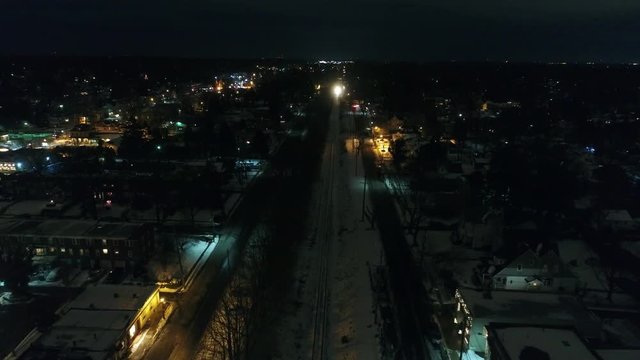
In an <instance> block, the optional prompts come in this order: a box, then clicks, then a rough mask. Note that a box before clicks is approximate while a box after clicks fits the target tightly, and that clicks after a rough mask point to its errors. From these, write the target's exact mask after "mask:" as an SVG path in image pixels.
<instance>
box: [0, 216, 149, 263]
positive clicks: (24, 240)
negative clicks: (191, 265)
mask: <svg viewBox="0 0 640 360" xmlns="http://www.w3.org/2000/svg"><path fill="white" fill-rule="evenodd" d="M16 244H21V245H23V246H25V247H28V248H31V249H33V253H34V255H35V256H56V257H58V259H59V260H60V261H63V262H67V263H69V264H71V265H75V266H80V267H83V268H89V267H103V268H114V267H118V268H132V267H133V266H135V265H136V264H142V263H144V262H146V260H147V259H148V258H149V257H150V256H151V255H152V253H153V248H154V240H153V228H152V227H151V226H149V225H147V224H131V223H106V222H96V221H84V220H19V219H18V220H16V219H6V220H1V221H0V249H1V248H3V247H4V246H15V245H16Z"/></svg>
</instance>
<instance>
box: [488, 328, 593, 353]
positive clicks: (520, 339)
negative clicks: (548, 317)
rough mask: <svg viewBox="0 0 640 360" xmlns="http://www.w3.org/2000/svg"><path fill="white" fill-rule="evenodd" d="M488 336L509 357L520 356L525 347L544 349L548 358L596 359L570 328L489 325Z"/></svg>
mask: <svg viewBox="0 0 640 360" xmlns="http://www.w3.org/2000/svg"><path fill="white" fill-rule="evenodd" d="M489 327H490V328H491V329H490V333H489V336H491V335H494V340H496V341H497V342H499V343H500V345H502V347H503V348H504V350H505V352H506V353H507V354H508V355H509V358H511V359H520V358H522V357H521V356H520V354H521V353H522V351H523V349H524V348H525V347H533V348H537V349H538V350H541V351H544V352H545V353H547V354H548V355H549V358H550V359H581V360H589V359H598V357H597V356H596V355H595V354H593V353H592V352H591V350H589V348H588V347H587V345H586V344H585V343H584V341H583V340H582V339H581V338H580V337H579V336H578V335H577V334H576V333H575V331H573V330H571V329H562V328H549V327H539V326H517V325H516V326H497V327H495V328H492V327H491V326H489Z"/></svg>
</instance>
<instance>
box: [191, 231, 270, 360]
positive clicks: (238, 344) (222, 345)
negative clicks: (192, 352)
mask: <svg viewBox="0 0 640 360" xmlns="http://www.w3.org/2000/svg"><path fill="white" fill-rule="evenodd" d="M269 240H270V236H269V235H268V234H267V233H266V232H265V231H263V230H258V231H257V232H256V234H254V236H252V238H251V240H250V241H249V244H248V246H247V249H246V250H245V254H244V259H243V261H242V263H240V264H239V266H238V268H237V271H236V273H235V275H234V276H233V277H232V279H231V281H230V283H229V286H228V287H227V289H226V290H225V293H224V295H223V296H222V299H221V300H220V301H219V303H218V308H217V310H216V312H215V313H214V316H213V318H212V320H211V321H210V322H209V324H208V325H207V329H206V331H205V335H204V338H203V339H202V344H201V351H200V356H201V357H202V358H204V359H214V360H241V359H245V360H248V359H249V356H250V353H251V352H250V349H251V346H252V345H253V341H252V339H253V338H254V336H252V335H254V334H255V332H256V328H257V327H258V324H259V323H260V321H261V320H262V319H264V309H265V307H264V304H265V303H266V302H265V301H264V299H265V296H266V292H267V286H266V280H267V276H268V275H267V274H266V271H265V253H266V249H267V246H268V245H269Z"/></svg>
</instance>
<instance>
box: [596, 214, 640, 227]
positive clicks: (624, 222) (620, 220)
mask: <svg viewBox="0 0 640 360" xmlns="http://www.w3.org/2000/svg"><path fill="white" fill-rule="evenodd" d="M602 223H603V225H604V226H608V227H611V229H612V230H633V229H635V228H636V223H635V221H634V220H633V218H632V217H631V214H629V212H628V211H627V210H621V209H614V210H603V212H602Z"/></svg>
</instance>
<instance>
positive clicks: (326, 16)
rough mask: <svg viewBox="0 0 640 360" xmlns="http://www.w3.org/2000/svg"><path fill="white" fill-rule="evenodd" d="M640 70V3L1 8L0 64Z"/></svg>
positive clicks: (353, 0) (352, 1)
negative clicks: (60, 59) (4, 59)
mask: <svg viewBox="0 0 640 360" xmlns="http://www.w3.org/2000/svg"><path fill="white" fill-rule="evenodd" d="M54 51H55V52H57V53H58V54H73V55H163V56H184V57H191V56H198V57H252V58H253V57H277V56H284V57H286V58H325V59H338V58H340V59H346V58H349V59H375V60H418V61H434V60H485V59H488V60H507V59H508V60H512V61H608V62H633V61H638V60H640V0H440V1H434V0H398V1H393V0H298V1H294V0H234V1H231V0H182V1H168V0H157V1H149V0H0V53H5V54H32V53H35V54H42V53H51V52H54Z"/></svg>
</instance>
